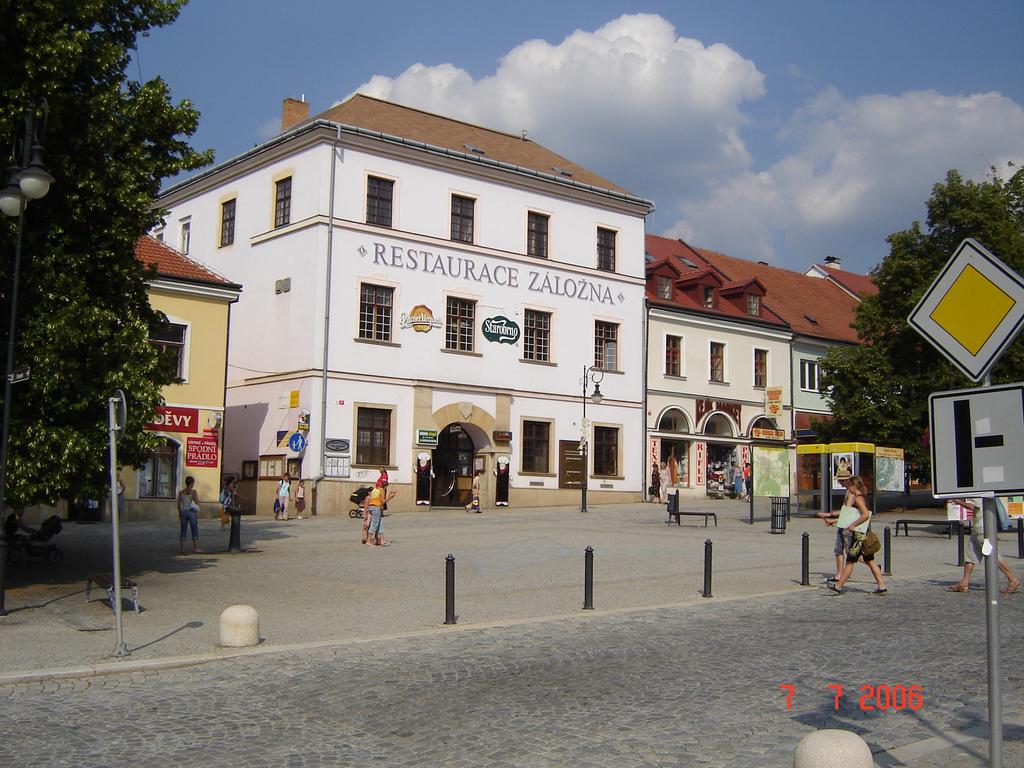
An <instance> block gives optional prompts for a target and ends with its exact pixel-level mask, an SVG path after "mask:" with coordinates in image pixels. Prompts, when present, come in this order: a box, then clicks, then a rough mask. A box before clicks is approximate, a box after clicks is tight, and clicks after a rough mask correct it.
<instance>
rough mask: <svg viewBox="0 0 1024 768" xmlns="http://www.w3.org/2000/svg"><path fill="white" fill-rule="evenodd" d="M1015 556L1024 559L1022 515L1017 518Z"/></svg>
mask: <svg viewBox="0 0 1024 768" xmlns="http://www.w3.org/2000/svg"><path fill="white" fill-rule="evenodd" d="M1017 558H1018V559H1022V560H1024V517H1018V518H1017Z"/></svg>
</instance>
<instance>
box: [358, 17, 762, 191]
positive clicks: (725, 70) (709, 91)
mask: <svg viewBox="0 0 1024 768" xmlns="http://www.w3.org/2000/svg"><path fill="white" fill-rule="evenodd" d="M356 90H357V91H359V92H362V93H366V94H368V95H371V96H377V97H379V98H384V99H388V100H391V101H397V102H399V103H403V104H408V105H410V106H416V107H420V108H422V109H427V110H430V111H434V112H439V113H441V114H445V115H449V116H451V117H456V118H459V119H462V120H467V121H469V122H474V123H477V124H481V125H487V126H489V127H493V128H498V129H501V130H505V131H508V132H509V133H513V134H519V133H520V132H521V131H522V130H524V129H525V130H526V131H527V132H528V133H529V135H530V136H531V137H532V138H534V139H536V140H537V141H540V142H541V143H543V144H544V145H545V146H547V147H549V148H551V149H553V150H555V151H556V152H560V153H562V154H564V155H566V156H567V157H569V158H571V159H572V160H573V161H574V162H577V163H579V164H581V165H584V166H586V167H589V168H591V169H593V170H595V171H597V172H598V173H600V174H601V175H603V176H605V177H606V178H608V179H609V180H611V181H613V182H615V183H616V184H620V185H622V186H625V187H627V188H629V189H630V191H632V192H635V193H637V194H641V195H648V194H651V193H652V192H653V191H654V190H657V189H667V188H670V187H672V186H674V185H675V184H677V183H679V179H680V178H682V179H684V180H685V179H695V178H699V177H701V176H704V175H707V174H719V173H723V172H728V171H734V170H737V169H740V168H744V167H746V166H747V165H749V163H750V155H749V153H748V151H747V148H746V146H745V145H744V143H743V140H742V139H741V138H740V129H741V128H742V126H743V125H744V124H745V123H746V117H745V116H744V114H743V112H742V110H741V109H740V105H741V104H742V103H743V102H744V101H747V100H751V99H757V98H760V97H761V96H762V95H763V93H764V76H763V75H762V74H761V73H760V72H758V70H757V68H756V67H755V66H754V64H753V63H752V62H750V61H748V60H747V59H744V58H743V57H742V56H740V55H739V54H738V53H736V52H735V51H733V50H732V49H730V48H729V47H728V46H725V45H711V46H705V45H704V44H703V43H701V42H700V41H699V40H693V39H689V38H685V37H680V36H678V35H677V33H676V30H675V28H674V27H673V26H672V24H670V23H669V22H668V21H666V20H665V19H663V18H661V17H659V16H654V15H647V14H639V15H627V16H622V17H620V18H618V19H615V20H613V21H610V22H609V23H607V24H605V25H604V26H603V27H601V28H600V29H598V30H596V31H594V32H586V31H582V30H577V31H576V32H574V33H573V34H571V35H569V36H568V37H566V38H565V39H564V40H562V41H561V42H560V43H557V44H551V43H548V42H546V41H544V40H529V41H527V42H524V43H522V44H521V45H519V46H517V47H516V48H514V49H513V50H511V51H510V52H509V53H508V54H507V55H506V56H505V57H504V58H503V59H502V60H501V62H500V63H499V66H498V69H497V71H496V72H495V73H494V74H493V75H491V76H488V77H483V78H481V79H479V80H474V79H473V78H472V77H471V76H470V75H469V74H468V73H467V72H465V71H464V70H462V69H459V68H457V67H455V66H453V65H452V64H441V65H439V66H430V67H428V66H425V65H423V64H416V65H414V66H412V67H409V68H408V69H407V70H406V71H405V72H403V73H402V74H401V75H399V76H398V77H396V78H388V77H380V76H378V77H374V78H372V79H371V80H370V81H368V82H367V83H365V84H363V85H362V86H360V87H359V88H357V89H356ZM638 168H643V170H644V173H643V174H640V173H638V172H637V170H638ZM638 180H639V182H638ZM631 181H632V182H633V183H631ZM637 183H639V184H640V186H639V187H638V186H637Z"/></svg>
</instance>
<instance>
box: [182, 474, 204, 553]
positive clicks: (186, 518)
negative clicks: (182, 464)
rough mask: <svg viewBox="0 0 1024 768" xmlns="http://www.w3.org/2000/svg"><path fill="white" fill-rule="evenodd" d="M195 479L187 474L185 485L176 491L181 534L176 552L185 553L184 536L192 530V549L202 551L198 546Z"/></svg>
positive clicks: (197, 506)
mask: <svg viewBox="0 0 1024 768" xmlns="http://www.w3.org/2000/svg"><path fill="white" fill-rule="evenodd" d="M195 486H196V479H195V478H194V477H192V475H189V476H188V477H186V478H185V487H184V488H182V489H181V490H180V491H178V500H177V502H178V519H179V520H180V521H181V535H180V536H179V537H178V538H179V539H180V541H179V543H178V554H181V555H184V554H185V538H186V536H187V534H188V532H189V529H191V531H192V551H193V552H202V551H203V550H201V549H200V548H199V516H198V514H197V513H198V512H199V494H198V493H197V492H196V488H195Z"/></svg>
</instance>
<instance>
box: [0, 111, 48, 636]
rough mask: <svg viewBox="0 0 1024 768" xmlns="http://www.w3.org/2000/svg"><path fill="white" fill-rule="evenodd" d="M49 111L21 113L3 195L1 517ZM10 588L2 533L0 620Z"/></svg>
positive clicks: (44, 183) (44, 184)
mask: <svg viewBox="0 0 1024 768" xmlns="http://www.w3.org/2000/svg"><path fill="white" fill-rule="evenodd" d="M48 111H49V110H48V107H47V104H46V101H45V100H44V101H43V102H42V103H41V105H40V107H39V109H38V110H36V109H26V110H25V111H24V112H22V115H21V119H20V120H19V123H18V128H17V130H15V132H14V139H13V141H12V144H11V176H10V179H9V180H8V182H7V186H6V187H4V189H3V190H2V191H0V210H2V211H3V212H4V213H5V214H6V215H8V216H10V217H12V218H14V217H17V219H18V230H17V235H16V236H15V241H14V242H15V245H14V271H13V272H12V273H11V292H10V295H9V300H10V303H11V321H10V323H9V324H8V326H7V359H6V362H5V365H4V415H3V432H2V435H0V516H2V515H3V514H4V512H5V511H6V506H7V441H8V437H9V435H10V425H11V384H13V383H14V382H13V378H14V376H13V373H14V322H15V320H16V319H17V315H18V276H19V273H20V271H21V242H22V235H23V233H24V224H25V207H26V206H27V205H28V201H29V200H38V199H40V198H42V197H44V196H45V195H46V193H47V192H49V191H50V185H51V184H52V183H53V181H54V178H53V176H51V175H50V174H49V172H47V170H46V168H45V167H44V166H43V147H42V145H40V144H39V137H40V135H41V134H42V132H43V130H44V129H45V128H46V117H47V114H48ZM6 587H7V533H6V531H3V532H0V616H6V615H7V609H6V607H5V605H4V596H5V593H6Z"/></svg>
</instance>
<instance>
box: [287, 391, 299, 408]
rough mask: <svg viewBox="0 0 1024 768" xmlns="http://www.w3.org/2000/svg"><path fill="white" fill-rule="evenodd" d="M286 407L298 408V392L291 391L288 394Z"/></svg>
mask: <svg viewBox="0 0 1024 768" xmlns="http://www.w3.org/2000/svg"><path fill="white" fill-rule="evenodd" d="M288 407H289V408H298V407H299V390H297V389H293V390H291V391H289V392H288Z"/></svg>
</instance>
